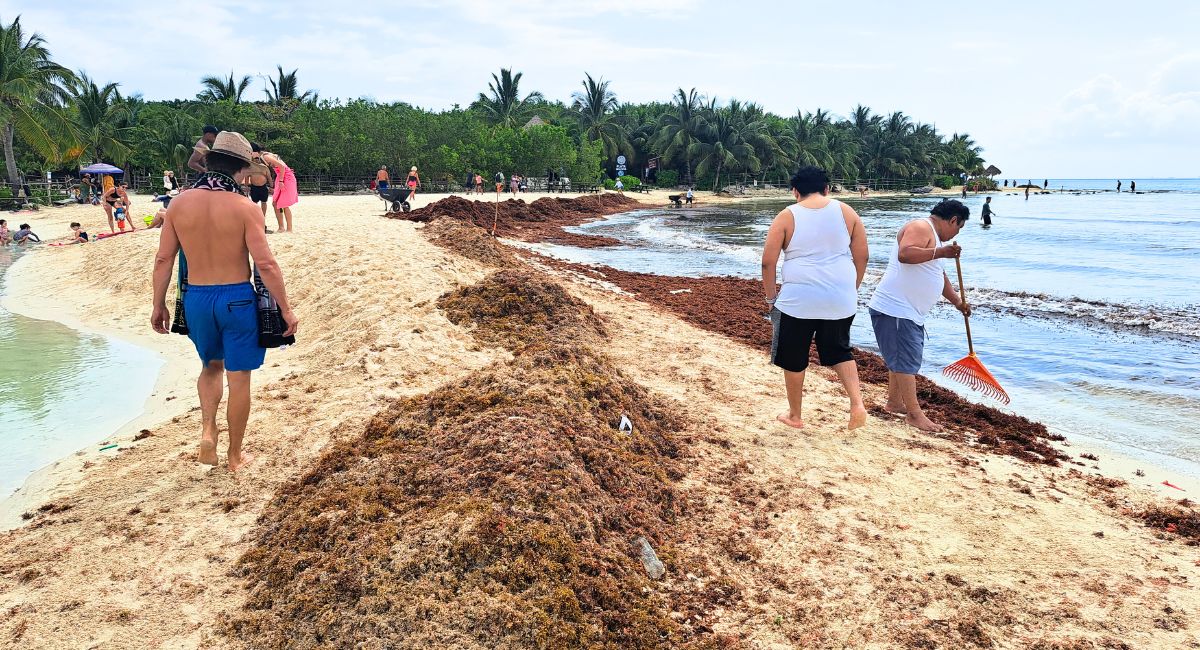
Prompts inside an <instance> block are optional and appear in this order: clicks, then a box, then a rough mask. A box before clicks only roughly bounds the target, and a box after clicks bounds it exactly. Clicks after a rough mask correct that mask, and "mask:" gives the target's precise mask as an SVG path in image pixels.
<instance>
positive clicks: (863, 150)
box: [0, 17, 983, 189]
mask: <svg viewBox="0 0 1200 650" xmlns="http://www.w3.org/2000/svg"><path fill="white" fill-rule="evenodd" d="M491 77H492V78H491V81H490V82H489V83H488V84H487V89H486V91H483V92H480V93H479V95H478V97H476V98H475V99H474V101H472V102H471V103H470V105H468V106H467V107H466V108H460V107H459V106H457V105H456V106H455V107H454V108H453V109H450V110H444V111H431V110H426V109H422V108H419V107H416V106H412V105H409V104H407V103H404V102H395V103H379V102H375V101H372V100H367V99H357V100H349V101H342V100H338V99H322V98H320V97H319V95H318V93H317V92H315V91H312V90H305V91H303V92H301V91H300V83H299V80H298V70H296V69H293V70H291V71H290V72H288V71H285V70H284V68H283V67H282V66H278V67H277V68H276V71H275V74H274V76H273V77H271V78H269V79H268V80H267V86H266V87H265V88H264V89H263V95H262V96H261V97H251V96H248V93H249V92H250V86H251V80H252V77H251V76H250V75H243V76H240V77H239V76H238V75H235V74H234V73H232V72H231V73H229V74H228V75H224V74H222V75H217V76H209V77H205V78H203V79H201V80H200V82H199V85H198V89H197V94H196V96H195V97H194V98H191V99H176V100H168V101H146V100H144V99H143V98H142V97H141V95H139V94H132V95H125V94H122V92H121V90H120V86H119V84H118V83H114V82H103V83H102V82H98V81H96V80H95V79H92V78H90V77H88V76H87V75H86V74H83V73H77V72H74V71H72V70H70V69H68V68H66V67H64V66H61V65H59V64H57V63H55V62H54V61H53V59H52V57H51V54H50V51H49V49H48V48H47V44H46V42H45V40H44V39H43V38H42V37H41V36H40V35H39V34H37V33H29V32H27V31H26V30H25V29H24V26H23V25H22V24H21V21H20V17H17V18H16V19H14V20H13V21H12V22H11V23H8V24H4V23H3V22H2V21H0V128H2V132H0V136H2V138H3V144H4V157H5V166H6V170H5V171H6V176H7V179H8V180H9V183H10V184H15V183H16V182H17V180H18V178H19V177H20V176H21V173H22V172H24V173H31V172H40V171H44V170H57V171H60V172H69V171H71V170H77V169H78V168H79V166H80V165H82V164H87V163H91V162H109V163H113V164H115V165H117V166H119V167H122V168H125V169H130V170H137V171H147V172H151V173H155V172H157V171H161V170H165V169H173V170H176V171H177V173H183V172H185V171H186V170H185V164H186V161H187V158H188V156H189V155H190V154H191V149H192V146H193V145H194V143H195V142H196V140H197V138H198V137H199V134H200V132H201V129H202V127H203V126H204V125H206V124H212V125H215V126H217V127H218V128H221V129H227V130H235V131H240V132H242V133H244V134H246V135H247V137H249V138H250V139H252V140H255V141H257V142H259V143H260V144H262V145H263V146H264V147H266V148H268V149H270V150H271V151H274V152H276V153H278V154H279V155H280V156H282V157H283V158H284V159H285V160H287V161H288V163H289V164H290V165H291V166H292V167H293V168H294V169H296V170H297V173H299V174H316V173H319V174H325V175H331V176H361V177H363V178H367V177H373V172H374V170H376V169H378V167H379V166H380V165H381V164H387V165H389V166H392V165H398V166H399V167H401V168H405V166H407V165H417V166H419V167H420V169H421V171H422V177H423V178H426V179H444V180H461V179H463V178H464V177H465V175H466V173H467V172H468V171H476V172H479V173H481V174H483V175H484V176H489V175H490V174H492V173H495V172H497V171H500V172H504V173H505V174H506V175H508V174H512V173H514V172H515V173H520V174H524V175H527V176H543V175H545V174H547V173H549V172H553V173H556V174H563V175H566V176H569V177H571V178H573V179H576V180H581V181H584V182H594V181H595V180H596V179H598V178H599V177H600V176H601V175H602V174H608V175H611V174H613V173H614V171H615V166H616V160H617V157H618V156H621V155H623V156H625V158H626V161H627V165H628V169H629V171H630V173H631V174H633V175H635V176H640V175H641V172H642V170H643V169H645V168H646V167H647V166H648V165H649V164H650V161H652V160H653V161H654V164H655V165H656V168H657V171H658V173H659V178H660V179H662V180H664V181H667V183H670V184H674V183H676V182H678V183H687V184H694V185H696V186H699V187H708V188H714V189H716V188H720V187H722V185H723V183H727V182H730V181H731V180H732V179H733V178H735V177H736V178H744V177H753V178H780V177H783V176H785V175H786V174H787V173H789V172H790V171H793V170H794V169H795V167H796V166H797V165H801V164H814V165H818V166H821V167H824V168H825V169H827V170H828V171H829V172H830V173H831V175H833V176H834V177H838V178H845V179H858V178H874V179H897V180H912V181H918V180H919V181H924V180H928V179H930V178H932V177H934V176H935V175H949V176H955V177H957V176H958V175H959V174H962V173H968V174H974V173H979V172H980V171H982V170H981V165H982V163H983V160H982V158H981V157H980V153H981V152H982V149H981V147H979V146H978V145H976V144H975V142H974V141H973V140H972V139H971V138H970V136H968V135H967V134H965V133H963V134H957V133H956V134H952V135H950V136H949V137H947V136H945V135H943V134H941V133H939V132H938V131H937V129H936V128H934V127H933V126H932V125H930V124H924V123H921V122H917V121H915V120H913V119H912V118H911V117H909V116H908V115H905V114H904V113H903V112H900V111H896V112H892V113H888V114H877V113H875V112H873V111H872V110H871V109H870V108H868V107H866V106H862V105H858V106H855V107H853V108H852V109H851V110H850V112H849V113H848V114H846V115H844V116H840V117H839V116H835V115H834V114H833V113H831V112H829V111H826V110H824V109H817V110H816V111H797V112H796V113H795V114H794V115H788V116H780V115H776V114H774V113H770V112H767V111H766V110H764V109H763V108H762V107H761V106H760V105H758V104H756V103H754V102H746V101H740V100H736V99H732V100H729V101H727V102H721V101H719V100H718V99H716V98H713V97H706V96H705V95H703V94H702V93H700V92H698V91H697V90H696V89H694V88H693V89H690V90H686V91H685V90H684V89H683V88H679V89H678V90H676V91H675V93H674V95H673V96H672V97H671V98H670V100H669V101H666V102H647V103H622V102H620V101H618V98H617V95H616V94H615V92H614V91H613V89H612V83H611V82H610V81H609V80H605V79H596V78H593V77H592V76H591V75H590V74H586V73H585V75H584V78H583V80H582V81H581V83H580V87H579V90H578V91H577V92H575V93H573V94H572V97H571V99H570V101H569V102H563V101H552V100H548V99H546V98H545V97H544V96H543V95H542V94H541V93H539V92H529V93H525V94H522V90H521V82H522V74H521V73H520V72H513V71H512V70H508V69H503V70H501V71H500V72H499V73H498V74H492V76H491ZM535 118H537V119H535Z"/></svg>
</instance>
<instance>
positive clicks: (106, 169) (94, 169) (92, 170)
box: [79, 163, 125, 174]
mask: <svg viewBox="0 0 1200 650" xmlns="http://www.w3.org/2000/svg"><path fill="white" fill-rule="evenodd" d="M79 173H80V174H124V173H125V172H124V171H122V170H121V169H119V168H117V167H113V166H112V165H109V164H108V163H94V164H91V165H88V166H87V167H84V168H83V169H81V170H79Z"/></svg>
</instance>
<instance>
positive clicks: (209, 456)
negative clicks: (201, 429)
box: [196, 438, 217, 465]
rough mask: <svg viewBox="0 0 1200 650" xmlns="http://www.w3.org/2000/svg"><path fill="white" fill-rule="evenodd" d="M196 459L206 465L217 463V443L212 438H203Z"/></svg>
mask: <svg viewBox="0 0 1200 650" xmlns="http://www.w3.org/2000/svg"><path fill="white" fill-rule="evenodd" d="M196 460H198V461H200V462H201V463H204V464H205V465H216V464H217V443H215V442H213V441H212V440H208V439H207V438H201V439H200V453H199V454H198V455H197V458H196Z"/></svg>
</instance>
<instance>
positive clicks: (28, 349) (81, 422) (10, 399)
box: [0, 247, 162, 498]
mask: <svg viewBox="0 0 1200 650" xmlns="http://www.w3.org/2000/svg"><path fill="white" fill-rule="evenodd" d="M22 254H27V253H24V252H22V251H21V250H19V249H15V247H8V248H4V247H0V288H2V289H0V290H7V287H6V286H5V282H4V274H5V272H6V271H7V269H8V268H9V266H11V265H12V263H13V262H14V261H15V260H16V259H17V258H18V257H19V256H20V255H22ZM161 366H162V360H161V359H160V357H159V356H158V355H157V354H155V353H153V352H150V351H149V350H145V349H143V348H139V347H137V346H135V345H131V344H129V343H125V342H123V341H119V340H116V339H111V338H108V337H104V336H96V335H92V334H84V333H80V332H77V331H75V330H73V329H71V328H69V327H66V326H64V325H60V324H59V323H55V322H50V321H42V320H35V319H32V318H25V317H24V316H19V315H16V314H12V313H9V312H8V311H6V310H4V309H3V308H0V445H3V447H4V448H3V452H0V498H3V497H5V496H8V495H9V494H10V493H11V492H12V491H13V490H14V489H16V488H17V487H20V485H21V483H23V482H24V481H25V479H26V478H27V477H28V476H29V475H30V474H31V473H33V472H34V471H36V470H37V469H39V468H41V467H43V466H45V465H47V464H49V463H52V462H54V461H56V460H58V459H60V458H63V457H65V456H68V455H70V454H71V453H74V452H75V451H77V450H79V449H81V448H84V447H87V446H89V445H94V444H97V443H98V442H99V441H101V440H102V439H104V438H105V437H106V436H108V435H110V434H111V433H113V432H114V431H116V430H117V429H118V428H120V427H121V426H122V425H123V424H125V423H126V422H128V421H130V420H132V419H133V418H134V417H136V416H137V415H138V414H139V413H141V411H142V408H143V405H144V404H145V401H146V397H147V396H148V395H149V394H150V392H151V391H152V390H153V387H154V383H155V380H156V379H157V377H158V371H159V369H160V368H161ZM105 453H115V450H114V451H107V452H105Z"/></svg>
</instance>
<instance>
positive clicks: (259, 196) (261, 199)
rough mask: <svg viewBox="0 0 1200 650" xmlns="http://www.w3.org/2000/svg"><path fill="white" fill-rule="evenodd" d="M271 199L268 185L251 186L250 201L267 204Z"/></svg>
mask: <svg viewBox="0 0 1200 650" xmlns="http://www.w3.org/2000/svg"><path fill="white" fill-rule="evenodd" d="M269 198H271V193H270V192H269V191H267V186H266V185H251V186H250V200H251V201H253V202H255V203H266V202H267V199H269Z"/></svg>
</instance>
